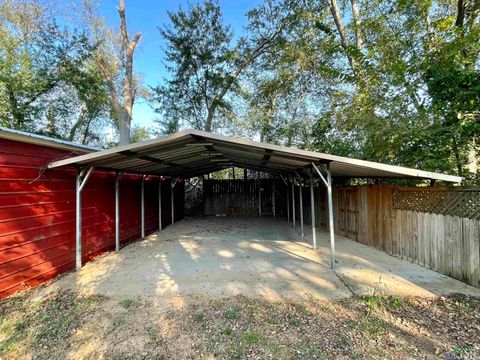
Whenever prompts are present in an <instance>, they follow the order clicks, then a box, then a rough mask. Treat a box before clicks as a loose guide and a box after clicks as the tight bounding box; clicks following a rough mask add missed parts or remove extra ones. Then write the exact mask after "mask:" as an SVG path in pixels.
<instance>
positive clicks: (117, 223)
mask: <svg viewBox="0 0 480 360" xmlns="http://www.w3.org/2000/svg"><path fill="white" fill-rule="evenodd" d="M121 176H122V174H121V173H117V176H116V177H115V251H119V250H120V177H121Z"/></svg>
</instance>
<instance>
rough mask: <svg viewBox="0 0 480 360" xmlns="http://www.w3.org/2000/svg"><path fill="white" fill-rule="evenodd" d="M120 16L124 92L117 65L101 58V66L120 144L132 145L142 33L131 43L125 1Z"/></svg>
mask: <svg viewBox="0 0 480 360" xmlns="http://www.w3.org/2000/svg"><path fill="white" fill-rule="evenodd" d="M118 14H119V16H120V34H121V61H120V64H121V68H122V69H121V70H120V71H121V72H123V79H122V83H123V90H120V89H119V88H120V86H121V85H119V84H118V81H117V79H116V77H117V76H119V74H118V72H119V69H118V68H117V67H116V66H115V65H116V64H112V63H108V60H107V59H106V58H105V57H101V58H100V65H101V69H102V71H103V74H104V76H105V79H106V81H107V84H108V88H109V91H110V102H111V107H112V115H113V118H114V119H115V121H116V124H117V127H118V132H119V135H120V139H119V144H120V145H124V144H128V143H130V131H131V123H132V109H133V105H134V103H135V97H136V95H137V90H138V84H136V83H135V79H134V74H133V55H134V52H135V49H136V47H137V45H138V41H139V40H140V37H141V33H136V34H135V35H134V37H133V40H132V41H130V38H129V35H128V31H127V20H126V16H125V1H124V0H120V5H119V8H118Z"/></svg>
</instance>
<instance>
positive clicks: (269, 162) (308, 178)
mask: <svg viewBox="0 0 480 360" xmlns="http://www.w3.org/2000/svg"><path fill="white" fill-rule="evenodd" d="M62 166H75V167H77V168H78V173H77V182H76V267H77V269H79V268H80V267H81V266H82V263H81V245H82V239H81V236H82V235H81V228H82V227H81V193H82V189H83V188H84V186H85V184H86V183H87V181H88V178H89V176H90V174H91V173H92V171H94V169H100V170H109V171H115V172H116V173H117V178H116V182H115V189H116V192H115V193H116V196H115V200H113V199H112V201H115V208H116V211H115V214H116V215H115V217H116V219H115V222H116V226H115V229H116V249H117V250H119V247H120V246H119V231H120V230H119V226H118V224H119V206H120V204H119V200H118V198H119V197H118V193H119V191H121V186H120V178H121V175H122V174H123V173H136V174H141V175H143V176H142V195H141V196H142V215H141V223H142V237H144V235H145V233H144V215H145V214H144V206H143V204H144V191H143V182H144V181H143V179H144V176H147V175H155V176H160V177H169V178H171V179H172V182H171V186H172V188H173V187H174V186H175V184H176V182H177V179H178V178H190V177H195V176H200V175H203V174H207V173H211V172H215V171H218V170H222V169H226V168H231V167H239V168H245V169H249V170H255V171H260V172H266V173H271V174H273V175H275V176H277V177H279V178H281V179H282V180H281V181H283V182H285V184H286V185H287V184H289V185H290V186H291V190H292V201H294V198H295V196H294V193H295V187H296V186H304V185H308V186H309V187H310V194H311V199H312V204H313V187H314V186H325V187H326V188H327V194H328V196H327V198H328V210H329V232H330V249H331V259H330V264H331V266H332V268H333V266H334V263H335V261H334V260H335V246H334V227H333V202H332V185H333V179H335V178H374V179H381V178H384V179H431V180H438V181H444V182H454V183H458V182H461V180H462V178H461V177H458V176H452V175H445V174H440V173H434V172H428V171H422V170H417V169H412V168H406V167H401V166H393V165H388V164H382V163H376V162H370V161H364V160H358V159H352V158H347V157H341V156H336V155H330V154H324V153H318V152H312V151H306V150H300V149H294V148H289V147H284V146H278V145H272V144H266V143H260V142H256V141H251V140H247V139H242V138H235V137H228V136H223V135H217V134H212V133H207V132H203V131H199V130H185V131H181V132H178V133H175V134H173V135H169V136H164V137H159V138H155V139H152V140H148V141H144V142H139V143H135V144H129V145H123V146H118V147H115V148H112V149H108V150H103V151H99V152H95V153H90V154H86V155H81V156H76V157H72V158H68V159H63V160H59V161H54V162H52V163H50V164H49V165H48V168H58V167H62ZM160 186H161V182H160ZM159 194H161V192H159ZM161 203H162V199H161V195H160V196H159V208H160V209H161ZM172 204H173V202H172ZM293 209H294V207H292V217H293V220H295V212H294V210H293ZM171 211H172V213H173V211H174V209H173V208H172V209H171ZM312 214H313V205H312ZM300 216H302V214H300ZM313 219H314V216H312V234H313V240H312V241H313V246H314V248H315V247H316V239H315V222H314V221H313ZM293 223H295V221H293ZM161 228H162V224H161V220H160V229H161ZM302 228H303V220H302Z"/></svg>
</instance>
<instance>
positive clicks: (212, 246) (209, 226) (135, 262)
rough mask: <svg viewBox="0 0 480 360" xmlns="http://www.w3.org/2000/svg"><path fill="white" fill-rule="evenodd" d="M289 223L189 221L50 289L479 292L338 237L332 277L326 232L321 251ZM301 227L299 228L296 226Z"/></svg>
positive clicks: (297, 296) (164, 293) (279, 294)
mask: <svg viewBox="0 0 480 360" xmlns="http://www.w3.org/2000/svg"><path fill="white" fill-rule="evenodd" d="M305 229H306V232H307V234H306V238H305V240H306V241H302V239H301V238H300V236H299V235H298V233H297V231H295V230H293V229H292V226H291V224H289V223H287V222H286V221H285V220H282V219H272V218H271V217H262V218H259V217H249V218H246V217H205V218H188V219H185V220H182V221H180V222H178V223H176V224H174V225H173V226H169V227H167V228H166V229H164V230H162V231H160V232H157V233H155V234H152V235H150V236H148V237H147V238H146V239H144V240H142V241H138V242H136V243H134V244H131V245H129V246H126V247H125V248H123V249H121V250H120V252H118V253H115V252H112V253H109V254H106V255H105V256H102V257H100V258H97V259H96V260H94V261H92V262H90V263H88V264H86V265H85V266H84V267H83V268H82V269H81V270H80V271H79V272H72V273H69V274H67V275H66V276H64V277H62V278H60V279H59V280H58V281H56V282H55V283H54V284H53V287H61V288H68V289H73V290H78V291H80V292H82V293H85V294H93V293H94V294H101V295H109V296H114V297H122V298H124V297H135V296H153V297H162V298H166V297H169V296H171V297H183V296H185V295H198V296H202V295H206V296H211V295H214V296H232V295H237V294H243V295H246V296H252V297H259V298H264V299H267V300H271V301H275V300H280V299H289V300H306V299H309V298H312V297H313V298H318V299H340V298H345V297H349V296H351V295H352V291H353V292H354V293H357V294H367V293H372V292H373V291H375V289H377V290H381V291H385V292H387V293H389V294H399V295H410V296H434V295H440V294H448V293H466V294H471V295H477V296H480V289H475V288H473V287H471V286H468V285H466V284H463V283H461V282H459V281H456V280H454V279H451V278H449V277H447V276H443V275H441V274H438V273H436V272H433V271H431V270H428V269H426V268H423V267H421V266H418V265H415V264H412V263H410V262H407V261H404V260H401V259H397V258H394V257H391V256H389V255H387V254H385V253H383V252H380V251H378V250H375V249H373V248H370V247H367V246H364V245H361V244H358V243H355V242H354V241H351V240H348V239H345V238H343V237H339V236H336V248H337V260H338V263H337V264H336V265H337V266H336V270H335V273H334V272H333V271H332V270H331V269H330V267H329V262H330V253H329V243H328V234H327V233H325V232H320V231H318V232H317V241H318V245H319V246H318V251H314V250H313V249H312V247H311V245H310V244H309V243H308V241H309V240H310V239H311V231H308V230H309V229H308V228H307V227H305ZM297 230H298V227H297Z"/></svg>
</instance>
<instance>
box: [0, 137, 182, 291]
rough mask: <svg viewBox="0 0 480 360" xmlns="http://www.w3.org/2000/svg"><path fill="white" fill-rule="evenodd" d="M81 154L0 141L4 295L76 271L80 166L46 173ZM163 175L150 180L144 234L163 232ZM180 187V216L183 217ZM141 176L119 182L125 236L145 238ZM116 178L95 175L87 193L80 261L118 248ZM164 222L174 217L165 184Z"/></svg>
mask: <svg viewBox="0 0 480 360" xmlns="http://www.w3.org/2000/svg"><path fill="white" fill-rule="evenodd" d="M75 155H77V153H74V152H70V151H68V150H59V149H55V148H50V147H47V146H40V145H33V144H28V143H24V142H19V141H12V140H6V139H0V298H2V297H5V296H8V295H10V294H12V293H14V292H16V291H18V290H22V289H25V288H27V287H29V286H35V285H37V284H40V283H42V282H44V281H46V280H48V279H50V278H52V277H54V276H56V275H58V274H61V273H63V272H65V271H69V270H71V269H73V268H74V267H75V175H76V170H75V169H71V168H70V169H67V168H66V169H55V170H47V171H45V172H44V173H43V174H42V175H41V176H40V177H39V178H38V179H37V176H38V175H39V171H38V170H39V168H41V167H43V166H45V165H46V164H47V163H49V162H50V161H52V160H56V159H59V158H65V157H70V156H75ZM158 185H159V178H158V177H154V176H151V177H147V178H146V180H145V232H146V234H149V233H151V232H153V231H155V230H156V229H158V187H159V186H158ZM183 185H184V184H183V182H179V183H178V184H177V186H176V187H175V193H174V196H175V219H176V220H179V219H181V218H183V207H184V206H183V191H184V188H183ZM140 191H141V181H140V176H138V175H133V174H125V175H124V176H122V178H121V180H120V237H121V244H122V245H125V244H127V243H129V242H131V241H134V240H136V239H138V238H139V237H140V211H141V210H140ZM114 195H115V174H114V173H111V172H99V171H94V172H93V173H92V176H91V177H90V179H89V180H88V182H87V185H86V186H85V188H84V190H83V193H82V212H83V214H82V215H83V221H82V235H83V239H82V244H83V249H82V257H83V262H86V261H89V260H91V259H92V258H94V257H95V256H98V255H99V254H101V253H103V252H105V251H110V250H113V249H114V247H115V197H114ZM162 207H163V208H162V210H163V211H162V219H163V225H164V226H166V225H168V224H170V223H171V219H170V181H169V180H164V183H162Z"/></svg>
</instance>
